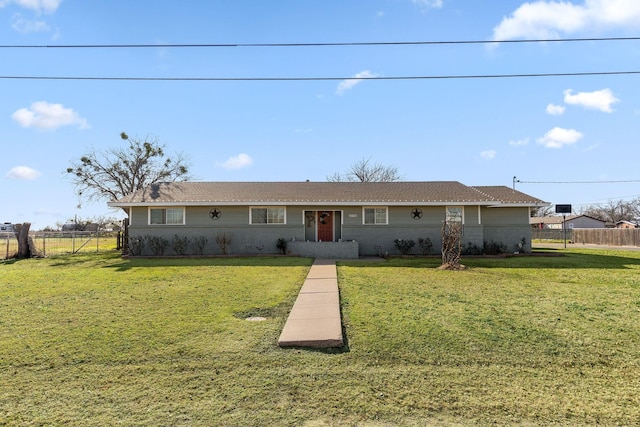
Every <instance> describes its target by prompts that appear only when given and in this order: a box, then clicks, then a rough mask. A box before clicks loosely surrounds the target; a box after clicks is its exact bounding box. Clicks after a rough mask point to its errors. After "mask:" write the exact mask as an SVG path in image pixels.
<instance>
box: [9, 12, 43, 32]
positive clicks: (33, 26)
mask: <svg viewBox="0 0 640 427" xmlns="http://www.w3.org/2000/svg"><path fill="white" fill-rule="evenodd" d="M11 28H13V29H14V30H16V31H17V32H19V33H22V34H29V33H37V32H42V31H49V29H50V28H49V25H48V24H47V23H46V22H44V21H34V20H29V19H24V18H23V17H22V16H21V15H20V14H16V15H14V16H13V23H12V24H11Z"/></svg>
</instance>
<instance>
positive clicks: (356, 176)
mask: <svg viewBox="0 0 640 427" xmlns="http://www.w3.org/2000/svg"><path fill="white" fill-rule="evenodd" d="M400 180H401V178H400V175H399V173H398V168H397V167H395V166H385V165H383V164H381V163H375V164H374V163H372V162H371V158H368V159H365V158H363V159H362V160H358V161H357V162H355V163H354V164H352V165H351V167H349V169H347V171H346V172H344V173H342V174H341V173H339V172H336V173H334V174H333V175H330V176H328V177H327V181H329V182H395V181H400Z"/></svg>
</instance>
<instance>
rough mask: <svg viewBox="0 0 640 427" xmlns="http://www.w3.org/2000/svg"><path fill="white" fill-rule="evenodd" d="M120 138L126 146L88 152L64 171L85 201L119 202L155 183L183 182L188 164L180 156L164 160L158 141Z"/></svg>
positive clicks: (162, 148) (162, 146)
mask: <svg viewBox="0 0 640 427" xmlns="http://www.w3.org/2000/svg"><path fill="white" fill-rule="evenodd" d="M120 138H121V139H122V140H124V141H127V142H128V143H129V144H128V147H112V148H110V149H108V150H106V151H104V152H98V151H96V150H95V149H91V150H90V151H89V152H88V153H87V154H85V155H84V156H82V157H81V158H80V159H78V160H75V161H71V167H69V168H67V173H68V174H69V176H70V179H71V182H72V183H73V184H74V186H75V187H76V190H77V191H78V195H79V196H80V197H81V198H86V199H88V200H100V199H103V200H104V199H106V200H108V201H114V200H118V199H120V198H122V197H124V196H126V195H127V194H130V193H132V192H134V191H136V190H139V189H142V188H144V187H146V186H148V185H150V184H153V183H156V182H173V181H186V180H188V179H190V176H189V162H188V160H187V158H186V157H185V156H184V154H182V153H177V154H175V155H174V157H173V158H171V157H166V155H165V152H164V145H160V143H159V141H158V139H157V138H149V137H147V138H145V139H144V140H140V139H137V138H129V136H128V135H127V134H126V133H124V132H122V133H121V134H120Z"/></svg>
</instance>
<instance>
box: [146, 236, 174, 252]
mask: <svg viewBox="0 0 640 427" xmlns="http://www.w3.org/2000/svg"><path fill="white" fill-rule="evenodd" d="M146 239H147V243H148V244H149V249H151V252H152V253H153V254H154V255H156V256H162V255H164V251H165V250H167V246H169V241H168V240H167V239H165V238H164V237H160V236H150V235H147V237H146Z"/></svg>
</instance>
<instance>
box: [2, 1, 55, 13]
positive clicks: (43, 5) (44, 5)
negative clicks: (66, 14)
mask: <svg viewBox="0 0 640 427" xmlns="http://www.w3.org/2000/svg"><path fill="white" fill-rule="evenodd" d="M12 3H15V4H16V5H18V6H20V7H23V8H25V9H31V10H34V11H36V12H42V11H44V12H47V13H52V12H55V11H56V10H57V9H58V7H59V6H60V3H62V0H0V8H3V7H5V6H8V5H10V4H12Z"/></svg>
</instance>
